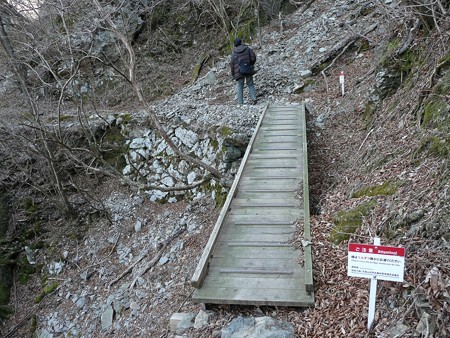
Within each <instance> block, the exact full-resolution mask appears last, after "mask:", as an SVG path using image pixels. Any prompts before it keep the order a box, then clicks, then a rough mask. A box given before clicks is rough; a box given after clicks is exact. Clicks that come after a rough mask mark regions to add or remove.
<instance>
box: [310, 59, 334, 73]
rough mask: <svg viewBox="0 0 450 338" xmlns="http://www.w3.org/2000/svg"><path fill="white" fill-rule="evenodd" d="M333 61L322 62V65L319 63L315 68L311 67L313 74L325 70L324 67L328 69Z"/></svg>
mask: <svg viewBox="0 0 450 338" xmlns="http://www.w3.org/2000/svg"><path fill="white" fill-rule="evenodd" d="M330 63H331V62H324V63H321V64H320V65H318V66H317V67H314V68H313V69H311V72H312V75H317V74H319V73H320V72H321V71H323V70H324V69H326V68H327V67H328V66H329V65H330Z"/></svg>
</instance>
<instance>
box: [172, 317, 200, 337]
mask: <svg viewBox="0 0 450 338" xmlns="http://www.w3.org/2000/svg"><path fill="white" fill-rule="evenodd" d="M195 316H196V315H195V313H185V314H183V318H182V319H181V321H180V322H179V323H178V325H177V328H176V333H177V334H179V335H180V334H183V333H184V332H186V330H188V329H190V328H191V327H193V326H194V322H193V321H194V318H195Z"/></svg>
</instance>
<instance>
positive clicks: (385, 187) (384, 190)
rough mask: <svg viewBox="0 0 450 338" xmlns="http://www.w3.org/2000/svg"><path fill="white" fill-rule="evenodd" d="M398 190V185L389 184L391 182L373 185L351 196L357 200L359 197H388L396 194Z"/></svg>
mask: <svg viewBox="0 0 450 338" xmlns="http://www.w3.org/2000/svg"><path fill="white" fill-rule="evenodd" d="M397 189H398V184H397V183H394V182H391V181H386V182H384V183H383V184H379V185H375V186H373V187H366V188H362V189H360V190H358V191H355V192H354V193H353V194H352V197H353V198H359V197H363V196H368V197H372V196H379V195H382V196H389V195H393V194H395V193H396V192H397Z"/></svg>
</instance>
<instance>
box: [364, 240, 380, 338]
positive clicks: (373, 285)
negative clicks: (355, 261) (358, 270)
mask: <svg viewBox="0 0 450 338" xmlns="http://www.w3.org/2000/svg"><path fill="white" fill-rule="evenodd" d="M380 244H381V242H380V237H374V239H373V245H380ZM377 284H378V280H377V276H376V275H375V276H373V277H372V279H371V280H370V293H369V316H368V317H367V331H369V330H370V328H371V327H372V323H373V320H374V319H375V303H376V301H377Z"/></svg>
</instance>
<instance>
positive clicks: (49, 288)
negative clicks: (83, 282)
mask: <svg viewBox="0 0 450 338" xmlns="http://www.w3.org/2000/svg"><path fill="white" fill-rule="evenodd" d="M57 287H58V283H57V282H54V283H52V284H50V285H46V286H45V287H44V289H43V290H42V292H41V293H40V294H39V295H38V296H37V297H36V298H35V299H34V302H35V303H36V304H37V303H40V302H41V301H42V299H43V298H44V297H45V296H46V295H48V294H50V293H52V292H53V291H55V290H56V289H57Z"/></svg>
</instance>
